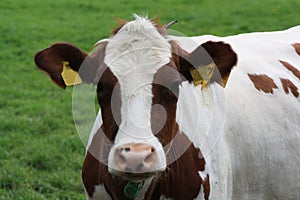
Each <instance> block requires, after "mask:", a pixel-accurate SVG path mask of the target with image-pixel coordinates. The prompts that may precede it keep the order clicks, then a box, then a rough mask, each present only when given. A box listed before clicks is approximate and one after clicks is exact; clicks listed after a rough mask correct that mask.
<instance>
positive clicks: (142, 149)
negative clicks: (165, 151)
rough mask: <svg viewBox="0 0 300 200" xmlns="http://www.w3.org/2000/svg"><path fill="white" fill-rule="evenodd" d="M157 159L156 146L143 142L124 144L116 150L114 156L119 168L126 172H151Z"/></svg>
mask: <svg viewBox="0 0 300 200" xmlns="http://www.w3.org/2000/svg"><path fill="white" fill-rule="evenodd" d="M156 160H157V154H156V151H155V148H154V147H152V146H149V145H147V144H143V143H128V144H125V145H122V146H120V147H119V148H118V149H117V150H116V152H115V156H114V161H115V163H116V165H117V166H118V168H119V170H120V171H123V172H126V173H146V172H151V171H152V170H153V165H154V164H155V162H156Z"/></svg>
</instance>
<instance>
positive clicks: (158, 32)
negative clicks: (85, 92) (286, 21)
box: [35, 16, 300, 200]
mask: <svg viewBox="0 0 300 200" xmlns="http://www.w3.org/2000/svg"><path fill="white" fill-rule="evenodd" d="M167 26H169V24H167V25H166V26H159V25H157V24H155V23H154V22H151V21H150V20H148V19H147V18H143V17H139V16H135V20H133V21H130V22H125V23H123V24H122V25H121V26H120V27H119V28H117V29H116V30H114V31H113V33H112V36H111V37H110V38H109V39H105V40H101V41H100V42H98V43H97V44H96V48H97V49H96V51H94V53H92V54H90V55H88V54H86V53H85V52H83V51H81V50H80V49H79V48H77V47H75V46H73V45H71V44H67V43H56V44H53V45H52V46H50V47H48V48H46V49H44V50H42V51H40V52H38V53H37V54H36V56H35V63H36V65H37V66H38V67H39V68H40V69H42V70H44V71H46V72H47V73H48V74H49V75H50V77H51V79H52V80H53V81H54V82H55V83H56V84H58V85H59V86H60V87H62V88H65V87H66V86H67V85H73V83H72V82H74V81H75V80H74V79H73V80H72V81H71V83H70V77H69V78H68V76H72V74H73V75H74V73H75V74H78V75H79V76H80V78H77V80H78V79H80V80H79V82H83V83H87V84H94V85H97V97H98V102H99V105H100V108H101V109H100V111H99V113H98V115H97V118H96V121H95V124H94V127H93V130H92V131H91V136H90V141H89V143H88V147H87V149H88V151H87V154H86V158H85V161H84V165H83V170H82V179H83V184H84V187H85V191H86V194H87V199H93V200H97V199H101V200H102V199H115V200H119V199H151V200H152V199H199V200H200V199H214V200H215V199H300V192H299V191H300V178H299V174H300V168H299V166H300V157H299V151H300V148H299V146H300V145H299V144H300V104H299V89H298V88H300V81H299V80H300V71H299V68H300V27H295V28H292V29H289V30H286V31H281V32H268V33H252V34H242V35H236V36H230V37H215V36H209V35H207V36H200V37H191V38H188V37H175V36H170V35H168V34H167V32H166V27H167ZM191 41H192V42H191ZM189 52H190V53H189ZM208 55H209V56H208ZM66 63H68V65H69V67H68V66H66ZM66 71H67V72H66ZM68 73H70V74H71V75H69V74H68ZM229 75H230V76H229ZM195 85H196V86H195ZM200 149H201V151H200Z"/></svg>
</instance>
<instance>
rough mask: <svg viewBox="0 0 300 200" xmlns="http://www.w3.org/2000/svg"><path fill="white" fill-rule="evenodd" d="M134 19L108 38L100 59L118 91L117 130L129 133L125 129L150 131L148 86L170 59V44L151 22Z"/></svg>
mask: <svg viewBox="0 0 300 200" xmlns="http://www.w3.org/2000/svg"><path fill="white" fill-rule="evenodd" d="M135 17H136V20H134V21H131V22H128V23H127V24H125V25H124V26H123V27H122V28H121V29H120V30H119V32H118V33H117V34H116V35H114V36H113V37H112V38H111V40H110V42H109V43H108V45H107V47H106V54H105V58H104V62H105V64H106V65H107V66H108V67H109V68H110V70H111V71H112V73H113V74H114V75H115V76H116V77H117V79H118V83H119V84H120V88H121V100H122V107H121V118H122V124H121V126H120V128H123V129H125V130H124V131H129V132H131V131H135V130H128V128H129V129H140V128H142V129H145V128H146V127H148V128H150V111H151V105H152V85H151V83H152V81H153V77H154V75H155V73H156V72H157V70H158V69H159V68H161V67H162V66H164V65H165V64H167V63H169V62H170V58H171V49H170V44H169V43H168V41H167V40H166V39H165V38H164V37H163V36H162V35H160V33H159V32H158V31H157V29H156V28H155V26H154V25H153V24H152V22H151V21H149V20H148V19H146V18H142V17H139V16H135ZM139 134H140V133H139Z"/></svg>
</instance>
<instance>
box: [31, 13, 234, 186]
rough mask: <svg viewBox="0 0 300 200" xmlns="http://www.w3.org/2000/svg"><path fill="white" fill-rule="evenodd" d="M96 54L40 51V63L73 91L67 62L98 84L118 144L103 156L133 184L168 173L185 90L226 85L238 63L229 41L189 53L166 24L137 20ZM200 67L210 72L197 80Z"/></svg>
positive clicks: (106, 127) (108, 131) (62, 48)
mask: <svg viewBox="0 0 300 200" xmlns="http://www.w3.org/2000/svg"><path fill="white" fill-rule="evenodd" d="M97 49H98V50H97V51H96V52H95V53H93V54H91V55H87V54H86V53H84V52H82V51H81V50H80V49H78V48H77V47H75V46H73V45H70V44H66V43H57V44H54V45H52V46H51V47H49V48H47V49H44V50H42V51H40V52H38V53H37V54H36V56H35V62H36V64H37V66H38V67H39V68H40V69H42V70H44V71H46V72H47V73H48V74H49V75H50V77H51V78H52V80H53V81H54V82H55V83H56V84H58V85H59V86H60V87H62V88H65V87H66V85H67V84H66V81H65V79H64V78H63V77H62V75H61V74H62V72H63V68H64V66H63V63H65V62H66V61H67V62H68V63H69V66H70V67H71V68H72V70H74V71H76V72H78V74H79V76H80V78H81V80H82V81H83V82H84V83H92V84H94V85H97V97H98V102H99V105H100V108H101V113H102V120H103V124H102V126H101V128H100V129H101V131H103V133H104V134H105V136H106V138H108V139H109V140H110V141H111V142H112V143H113V145H112V147H111V148H109V149H108V150H107V149H105V148H103V150H102V151H103V152H105V153H102V156H105V157H107V160H108V171H109V172H110V173H111V174H115V175H118V176H121V177H123V178H125V179H129V180H132V179H145V178H148V177H151V176H153V175H154V174H156V173H157V172H161V171H164V170H165V169H166V167H167V156H166V154H167V152H168V151H169V150H170V146H171V145H172V140H173V138H174V137H175V135H176V134H177V132H178V125H177V123H176V121H175V118H176V106H177V100H178V93H179V87H180V84H181V83H182V82H183V81H189V82H193V81H194V82H195V83H196V84H197V83H198V82H201V83H202V84H203V85H206V84H207V83H208V82H210V83H212V82H218V83H220V84H222V85H224V82H226V80H227V78H228V75H229V73H230V71H231V68H232V67H233V66H234V65H235V64H236V62H237V58H236V54H235V53H234V52H233V51H232V49H231V47H230V46H229V45H228V44H224V43H223V42H207V43H204V44H202V45H200V46H199V47H198V48H196V49H195V50H194V51H193V52H192V53H187V52H186V51H184V50H183V49H182V48H181V47H180V46H179V45H178V44H176V42H174V41H172V40H171V39H169V37H168V36H167V34H166V31H165V29H164V27H163V26H158V25H155V24H154V23H153V22H151V21H150V20H148V19H145V18H141V17H138V16H136V20H134V21H131V22H127V23H124V24H123V25H122V26H121V27H119V28H118V29H116V30H115V31H114V33H113V35H112V36H111V38H110V39H109V40H104V41H101V42H100V43H98V44H97ZM207 66H210V67H209V68H208V69H207ZM211 66H216V68H211ZM199 69H201V70H202V69H204V71H207V70H208V73H204V75H203V74H198V72H197V70H199ZM217 69H218V70H217ZM195 70H196V72H195ZM201 70H200V71H201ZM205 77H207V78H205ZM187 103H188V102H187ZM99 145H100V142H99ZM104 149H105V150H104ZM106 150H107V151H106Z"/></svg>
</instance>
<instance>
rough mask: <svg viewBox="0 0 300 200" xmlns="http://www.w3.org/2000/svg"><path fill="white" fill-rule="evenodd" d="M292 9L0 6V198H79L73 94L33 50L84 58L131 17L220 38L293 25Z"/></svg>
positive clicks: (239, 3) (106, 0)
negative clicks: (39, 64) (58, 46)
mask: <svg viewBox="0 0 300 200" xmlns="http://www.w3.org/2000/svg"><path fill="white" fill-rule="evenodd" d="M299 9H300V1H299V0H289V1H286V0H263V1H261V0H253V1H247V0H223V1H217V0H176V1H172V0H165V1H158V0H152V1H151V0H144V1H138V0H131V1H127V0H118V1H114V0H101V1H100V0H99V1H96V0H94V1H84V0H77V1H71V0H51V1H39V0H31V1H28V0H1V3H0V33H1V35H0V199H3V200H7V199H10V200H21V199H25V200H29V199H64V200H67V199H85V195H84V190H83V186H82V183H81V166H82V163H83V159H84V154H85V147H84V145H83V144H82V142H81V140H80V138H79V137H78V135H77V132H76V129H75V126H74V122H73V117H72V88H67V89H66V90H65V91H64V90H62V89H60V88H58V87H57V86H56V85H54V84H53V83H52V82H51V81H50V79H49V78H48V76H46V75H45V74H43V73H42V72H41V71H39V70H38V69H37V68H36V67H35V65H34V62H33V56H34V54H35V53H36V52H37V51H38V50H40V49H42V48H45V47H47V46H49V45H50V44H51V43H54V42H59V41H64V42H70V43H73V44H75V45H77V46H78V47H80V48H81V49H83V50H85V51H87V52H88V51H89V50H90V49H91V47H92V46H93V45H94V43H95V42H97V41H98V40H100V39H102V38H106V37H109V34H110V32H111V30H112V29H113V28H114V27H115V26H117V22H116V21H115V19H116V18H118V17H119V18H122V19H127V20H130V19H132V13H137V14H140V15H145V14H146V15H148V16H149V17H150V18H151V17H153V16H159V17H160V18H161V21H162V23H165V22H168V21H171V20H174V19H177V20H178V21H179V22H178V23H177V24H176V25H174V26H173V27H172V29H174V30H176V31H179V32H182V33H184V34H186V35H190V36H192V35H203V34H214V35H219V36H226V35H232V34H238V33H245V32H256V31H272V30H282V29H286V28H289V27H292V26H295V25H299V24H300V14H299Z"/></svg>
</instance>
